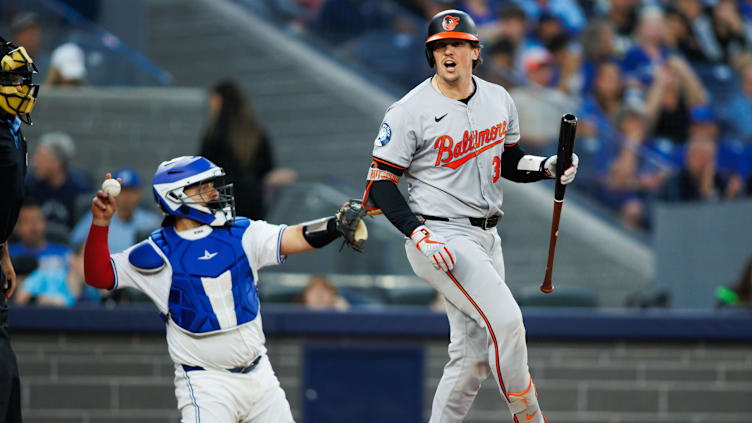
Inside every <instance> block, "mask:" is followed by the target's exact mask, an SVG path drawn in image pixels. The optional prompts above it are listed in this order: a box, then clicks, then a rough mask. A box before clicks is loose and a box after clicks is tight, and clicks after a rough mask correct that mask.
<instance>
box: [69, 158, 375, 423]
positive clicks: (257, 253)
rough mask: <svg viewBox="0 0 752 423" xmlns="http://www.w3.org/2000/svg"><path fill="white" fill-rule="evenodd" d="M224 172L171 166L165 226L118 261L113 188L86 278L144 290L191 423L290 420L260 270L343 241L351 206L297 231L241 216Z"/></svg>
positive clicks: (102, 204) (96, 208)
mask: <svg viewBox="0 0 752 423" xmlns="http://www.w3.org/2000/svg"><path fill="white" fill-rule="evenodd" d="M222 176H224V172H223V171H222V169H221V168H219V167H217V166H216V165H214V164H213V163H212V162H210V161H209V160H207V159H205V158H203V157H196V156H194V157H178V158H176V159H173V160H169V161H166V162H163V163H162V164H161V165H160V166H159V168H158V169H157V172H156V174H155V175H154V183H153V190H154V197H155V200H156V201H157V203H158V204H159V206H160V207H161V208H162V210H163V211H164V212H165V215H166V217H165V220H164V222H163V224H162V226H163V227H162V228H161V229H159V230H157V231H154V232H153V233H152V234H151V236H149V238H148V239H147V240H145V241H143V242H141V243H138V244H136V245H134V246H132V247H131V248H128V249H127V250H125V251H124V252H122V253H117V254H113V255H110V253H109V251H108V247H107V228H108V226H109V222H110V220H111V218H112V215H113V214H114V213H115V210H116V204H115V201H114V199H113V197H112V195H111V194H110V193H112V194H115V193H116V192H117V189H114V190H112V191H109V190H110V189H112V188H115V187H114V185H116V184H105V189H107V190H108V191H107V192H105V191H104V190H100V191H99V192H97V196H96V197H95V198H94V200H93V201H92V214H93V221H92V225H91V228H90V230H89V236H88V238H87V241H86V247H85V251H84V267H85V276H86V282H87V283H88V284H90V285H92V286H95V287H97V288H102V289H118V288H124V287H132V288H136V289H138V290H140V291H142V292H144V293H145V294H146V295H148V296H149V297H150V298H151V300H152V301H153V302H154V304H155V305H156V306H157V308H158V309H159V311H160V312H161V313H162V315H163V316H164V317H165V324H166V332H167V346H168V349H169V353H170V357H171V358H172V360H173V362H174V363H175V396H176V397H177V402H178V409H179V410H180V413H181V416H182V420H181V421H182V422H183V423H188V422H190V423H200V422H211V423H238V422H241V423H250V422H253V423H289V422H292V421H293V418H292V414H291V413H290V406H289V404H288V402H287V399H286V397H285V393H284V392H283V391H282V388H281V387H280V384H279V381H278V380H277V377H276V376H275V374H274V371H273V370H272V367H271V365H270V364H269V360H268V358H267V357H266V354H265V353H266V348H265V347H264V343H265V338H264V333H263V331H262V326H261V315H260V313H261V311H260V309H259V299H258V295H257V291H256V284H257V281H258V270H259V269H261V268H263V267H265V266H272V265H277V264H282V263H283V262H284V261H285V258H286V256H288V255H290V254H297V253H302V252H306V251H312V250H313V249H315V248H320V247H323V246H324V245H326V244H328V243H330V242H332V241H333V240H335V239H336V238H337V237H339V236H340V235H341V233H340V232H343V230H341V229H338V227H343V225H341V223H342V222H341V221H342V218H341V216H343V215H346V214H347V210H346V209H347V208H348V207H349V206H347V205H346V206H343V208H342V209H341V210H340V213H338V214H337V216H332V217H329V218H323V219H319V220H316V221H312V222H307V223H303V224H300V225H296V226H290V227H287V226H285V225H279V226H278V225H272V224H269V223H266V222H263V221H252V220H248V219H246V218H243V217H237V218H236V217H235V216H234V196H233V193H232V185H225V186H221V187H220V186H215V185H214V184H215V181H216V180H217V178H220V177H222ZM107 178H108V179H109V178H110V175H109V174H108V175H107ZM108 185H113V186H108ZM357 211H362V209H361V208H360V205H359V204H358V206H357ZM348 216H349V217H352V216H351V215H348ZM354 216H355V219H356V220H357V219H359V218H360V217H359V216H362V215H359V214H357V213H356V214H355V215H354ZM354 223H355V226H357V223H359V221H357V222H354ZM342 234H343V235H345V237H346V238H347V237H348V234H346V233H344V232H343V233H342Z"/></svg>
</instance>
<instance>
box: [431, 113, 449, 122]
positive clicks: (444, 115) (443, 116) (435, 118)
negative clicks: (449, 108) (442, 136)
mask: <svg viewBox="0 0 752 423" xmlns="http://www.w3.org/2000/svg"><path fill="white" fill-rule="evenodd" d="M448 114H449V113H444V114H443V115H442V116H441V117H434V118H433V119H434V120H435V121H436V122H438V121H440V120H441V119H444V118H445V117H446V115H448Z"/></svg>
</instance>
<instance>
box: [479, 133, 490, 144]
mask: <svg viewBox="0 0 752 423" xmlns="http://www.w3.org/2000/svg"><path fill="white" fill-rule="evenodd" d="M489 133H490V131H489V130H488V129H485V130H483V131H481V133H480V134H479V135H478V145H479V146H480V145H483V144H485V143H487V142H489V141H490V140H489V136H488V134H489Z"/></svg>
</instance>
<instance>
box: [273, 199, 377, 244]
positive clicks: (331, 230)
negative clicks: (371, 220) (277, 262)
mask: <svg viewBox="0 0 752 423" xmlns="http://www.w3.org/2000/svg"><path fill="white" fill-rule="evenodd" d="M365 214H366V211H365V209H364V208H363V204H362V203H361V201H360V200H354V199H353V200H349V201H346V202H345V204H343V205H342V207H340V209H339V210H338V211H337V214H335V215H334V216H329V217H324V218H321V219H317V220H312V221H310V222H305V223H301V224H298V225H295V226H291V227H289V228H287V229H285V231H284V232H283V233H282V240H281V244H280V253H281V254H282V255H284V256H287V255H290V254H298V253H304V252H306V251H312V250H314V249H316V248H321V247H323V246H325V245H327V244H329V243H331V242H332V241H334V240H335V239H337V238H339V237H340V236H342V237H344V238H345V243H346V244H347V245H348V246H350V247H351V248H352V249H354V250H356V251H362V249H363V246H364V245H365V242H366V240H367V239H368V229H367V228H366V224H365V223H364V222H363V216H365Z"/></svg>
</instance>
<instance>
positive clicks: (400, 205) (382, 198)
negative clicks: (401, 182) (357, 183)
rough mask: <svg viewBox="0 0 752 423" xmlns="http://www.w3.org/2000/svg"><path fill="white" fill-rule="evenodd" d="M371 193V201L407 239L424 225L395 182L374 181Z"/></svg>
mask: <svg viewBox="0 0 752 423" xmlns="http://www.w3.org/2000/svg"><path fill="white" fill-rule="evenodd" d="M370 193H371V199H372V200H373V202H374V203H375V204H376V205H377V206H378V207H379V208H380V209H381V211H383V212H384V215H385V216H386V218H387V219H389V221H390V222H392V224H393V225H394V226H395V227H396V228H397V229H399V231H400V232H402V233H403V234H405V236H406V237H410V235H411V234H412V233H413V231H414V230H415V228H417V227H418V226H420V225H422V223H421V222H420V220H418V218H417V217H416V216H415V214H413V212H412V211H410V207H408V205H407V201H405V197H403V196H402V194H401V193H400V192H399V190H398V189H397V185H395V184H394V183H393V182H391V181H373V183H372V184H371V189H370Z"/></svg>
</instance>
